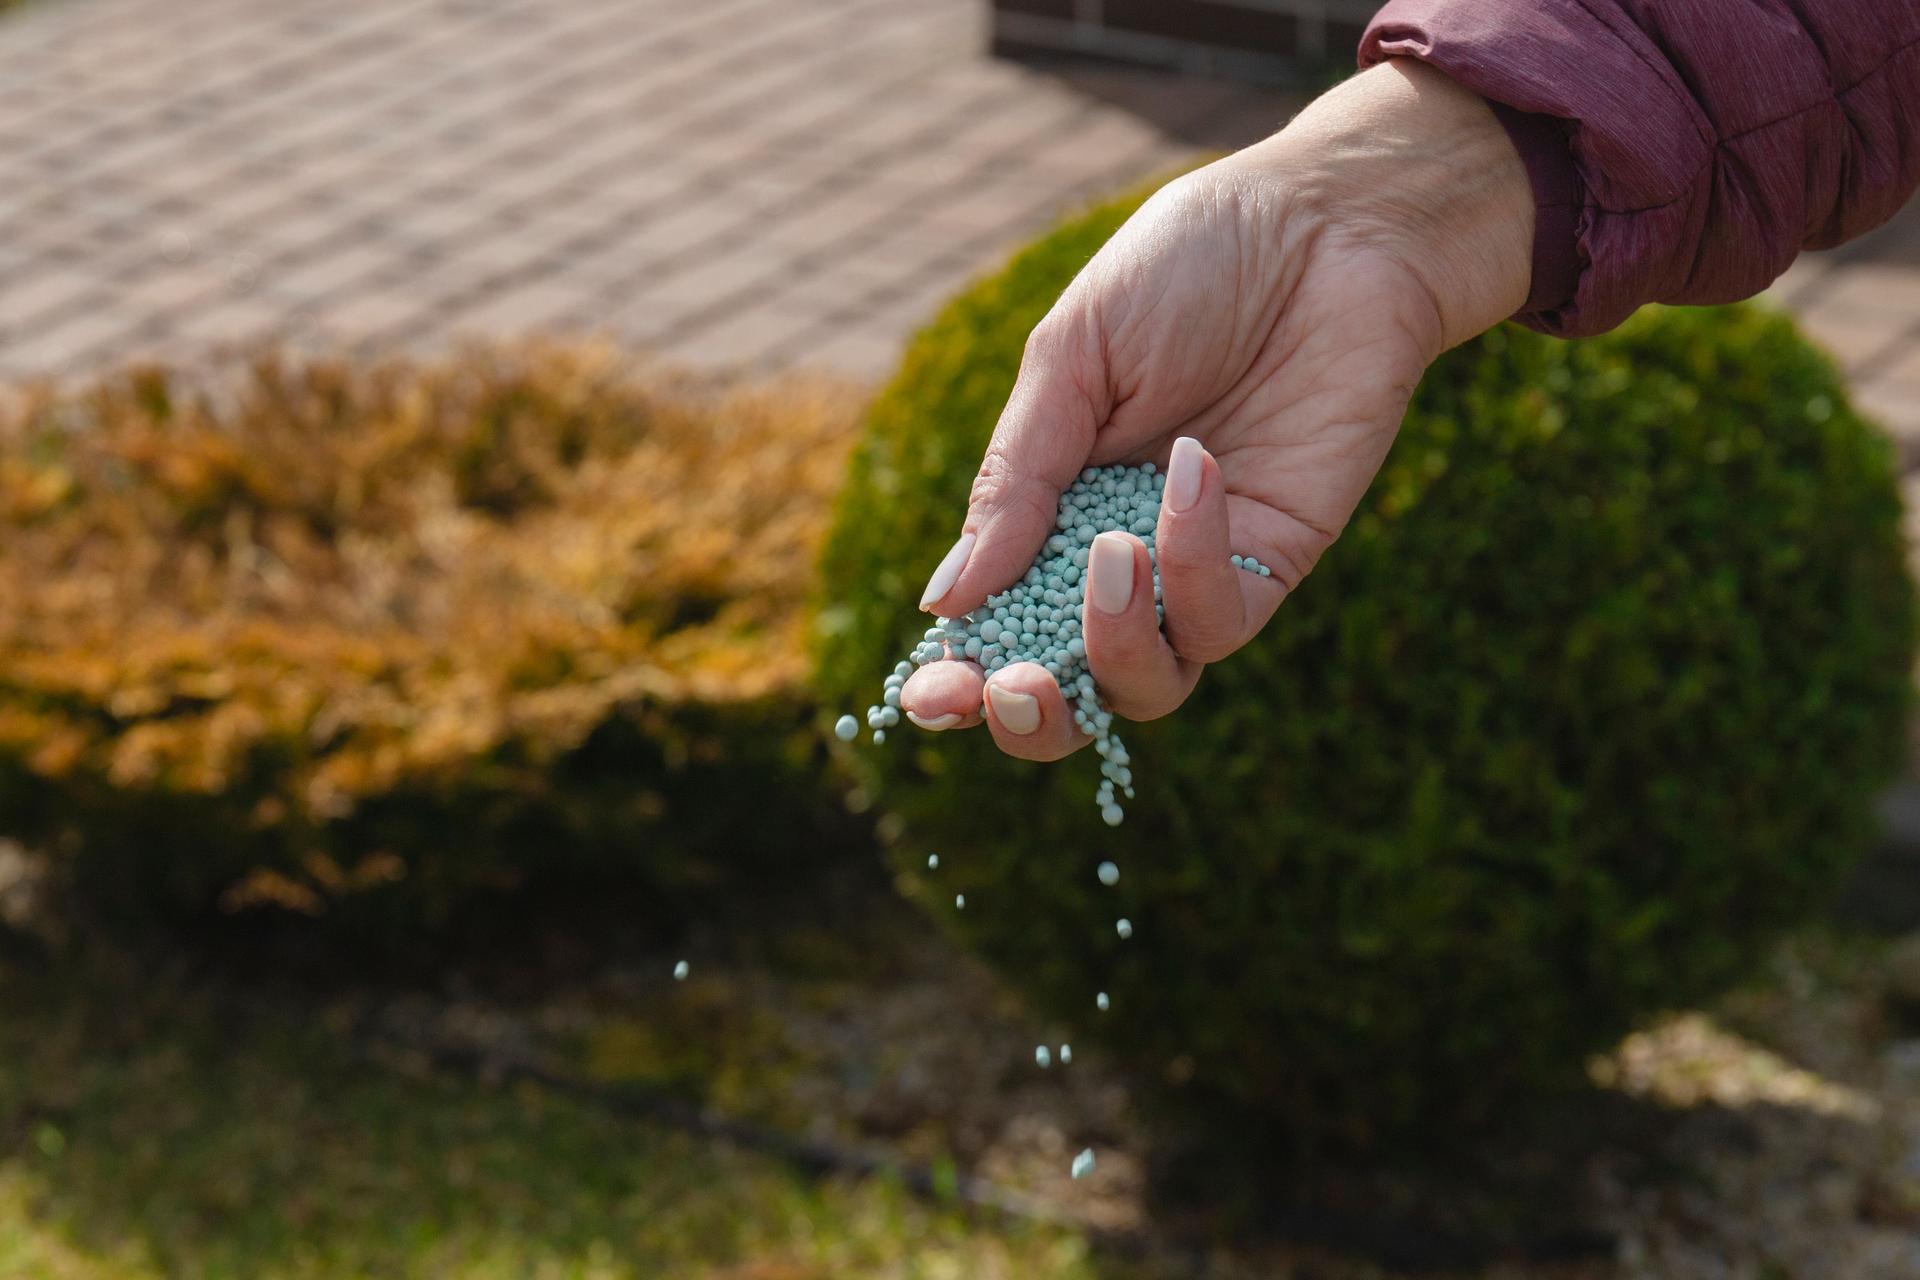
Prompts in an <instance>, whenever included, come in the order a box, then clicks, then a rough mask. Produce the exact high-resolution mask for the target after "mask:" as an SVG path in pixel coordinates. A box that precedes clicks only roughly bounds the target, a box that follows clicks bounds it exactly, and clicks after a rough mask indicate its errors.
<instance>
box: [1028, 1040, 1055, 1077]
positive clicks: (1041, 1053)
mask: <svg viewBox="0 0 1920 1280" xmlns="http://www.w3.org/2000/svg"><path fill="white" fill-rule="evenodd" d="M1033 1063H1034V1065H1035V1066H1037V1067H1039V1068H1040V1069H1041V1070H1043V1071H1044V1070H1046V1069H1047V1068H1048V1067H1050V1066H1052V1065H1053V1055H1052V1054H1051V1053H1048V1052H1047V1046H1045V1045H1043V1044H1037V1045H1035V1046H1033Z"/></svg>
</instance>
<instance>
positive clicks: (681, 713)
mask: <svg viewBox="0 0 1920 1280" xmlns="http://www.w3.org/2000/svg"><path fill="white" fill-rule="evenodd" d="M856 411H857V406H856V405H855V403H854V401H853V400H852V398H851V396H850V395H849V393H848V392H847V390H846V389H844V388H840V387H836V386H832V385H828V384H825V383H814V382H804V383H803V382H798V381H788V382H785V383H781V384H779V385H774V386H764V387H759V388H753V389H738V388H735V389H732V390H725V389H717V388H714V387H712V386H710V385H707V384H703V383H697V382H695V381H693V380H692V379H690V378H686V377H680V376H676V375H672V374H667V373H662V372H659V371H656V370H651V369H648V368H645V367H639V366H634V365H633V364H631V363H630V362H628V363H623V362H622V361H620V360H619V359H617V358H616V357H614V356H612V355H611V354H609V353H606V352H601V351H597V350H588V349H578V348H575V349H562V348H553V347H547V348H531V349H520V350H506V349H482V350H473V351H468V352H465V353H463V354H461V355H459V356H456V357H453V358H449V359H447V360H445V361H444V362H439V363H433V364H424V365H408V364H401V363H393V364H387V365H382V366H378V367H364V366H355V365H352V364H346V363H337V362H325V361H322V362H314V363H307V364H299V365H295V364H288V363H282V362H279V361H276V360H273V359H263V360H261V361H259V362H257V363H256V364H255V365H254V366H253V368H252V369H251V371H250V372H249V373H248V375H247V376H246V377H245V378H244V379H241V380H240V381H239V382H238V384H237V385H233V386H228V387H226V388H224V389H223V390H222V391H221V392H220V393H219V394H217V395H216V394H213V393H208V392H200V393H195V394H184V393H182V392H180V391H179V390H178V388H177V387H176V386H174V385H170V383H169V379H168V377H167V376H166V375H165V374H163V373H159V372H154V371H142V372H137V373H134V374H130V375H127V376H123V377H118V378H113V379H109V380H106V381H103V382H101V383H99V384H98V385H96V386H94V387H92V388H90V389H87V390H84V391H80V392H76V393H69V394H57V393H53V392H41V393H37V394H33V395H30V396H27V397H23V398H17V399H16V400H15V401H14V402H13V403H12V404H11V405H10V406H9V407H7V408H5V409H3V410H0V600H4V601H5V602H6V604H5V608H4V609H0V835H10V836H14V837H17V838H21V839H24V840H27V841H29V842H33V843H35V844H38V845H40V846H42V847H45V848H48V849H51V850H53V851H54V852H55V853H56V854H57V855H59V856H60V858H61V859H62V860H63V861H64V862H65V863H66V864H67V865H69V866H72V867H76V868H91V869H93V870H94V871H100V872H104V873H105V875H104V877H103V878H104V879H105V880H108V881H112V882H115V883H118V884H120V885H122V886H124V887H127V888H129V889H131V890H134V891H136V892H137V894H138V895H139V896H140V897H141V899H142V900H144V901H146V902H148V903H149V904H155V905H166V906H176V907H177V906H185V907H189V908H193V907H199V906H204V905H208V904H210V903H212V902H216V901H217V902H220V903H222V904H224V905H226V906H228V907H238V906H244V905H246V904H248V903H250V902H254V901H259V900H263V899H264V900H270V901H275V902H279V903H281V904H283V905H287V906H292V907H294V908H296V909H301V910H307V911H314V910H320V909H323V908H325V907H326V906H327V904H328V903H329V901H330V900H334V899H337V898H339V897H340V896H341V895H343V894H348V893H352V892H354V891H356V890H366V889H369V888H372V887H375V886H380V885H386V884H390V883H393V882H396V881H401V882H407V883H408V884H409V885H410V888H412V889H414V890H419V889H423V888H424V889H425V890H427V892H428V898H429V900H430V901H432V902H434V903H436V904H438V905H442V906H444V905H445V903H446V902H448V901H449V900H450V894H451V891H453V890H454V889H455V888H456V887H460V886H470V885H474V884H512V883H514V882H515V881H516V880H517V879H518V878H519V877H520V876H522V875H523V874H524V873H525V872H527V871H528V870H529V869H534V868H539V867H544V866H553V867H565V866H567V865H569V864H570V863H576V862H578V863H590V864H594V865H601V864H603V863H604V864H606V865H610V866H620V867H623V868H628V869H630V870H631V871H632V872H633V873H635V874H639V875H643V876H647V877H657V878H658V880H659V882H660V883H661V884H663V885H667V886H672V885H674V884H682V883H685V882H687V881H688V880H689V879H692V880H699V879H703V878H707V877H710V876H711V875H712V874H713V871H714V868H715V865H716V862H717V861H718V860H720V859H723V858H726V857H741V858H746V857H751V856H752V855H753V853H754V851H755V850H760V851H762V852H766V851H777V852H780V853H786V852H790V851H791V846H792V845H793V844H794V843H795V842H796V841H804V840H805V839H806V832H807V831H808V830H809V825H808V824H807V823H806V822H803V821H802V822H796V821H794V819H795V817H796V816H797V815H796V814H794V813H791V812H788V813H784V814H783V813H782V812H781V809H780V806H782V805H789V806H798V807H799V808H800V809H802V810H808V809H809V807H810V806H812V805H815V804H818V803H820V801H818V800H817V799H815V798H814V791H815V788H813V787H812V786H811V785H810V780H809V779H807V778H806V777H805V775H806V774H807V773H809V772H810V764H811V758H810V754H809V753H810V751H811V750H812V748H811V747H809V746H807V745H805V744H804V742H803V741H802V740H801V739H799V738H797V737H796V736H795V734H794V729H795V728H796V727H797V726H799V725H800V724H802V723H803V722H804V720H805V718H806V714H807V713H806V709H805V698H804V695H803V693H802V692H801V689H802V683H803V680H804V676H805V668H806V659H805V653H804V650H805V645H804V643H803V637H802V631H801V628H802V625H803V624H802V623H801V622H800V615H801V612H802V609H801V605H802V603H803V601H804V599H805V596H806V590H807V579H808V574H809V571H810V563H811V560H812V557H813V555H814V553H815V549H816V544H817V539H818V535H819V533H820V532H821V530H822V528H823V527H824V517H825V514H826V511H827V508H828V505H829V503H830V501H831V497H832V494H833V492H834V490H835V488H836V487H837V484H838V481H839V477H840V475H841V470H842V465H843V462H844V458H845V452H846V448H847V445H848V443H849V441H850V439H851V426H852V423H853V421H854V415H855V413H856ZM746 793H750V798H751V800H752V803H749V804H741V803H740V802H739V797H740V796H741V795H742V794H746ZM800 816H804V815H800Z"/></svg>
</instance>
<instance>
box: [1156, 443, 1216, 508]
mask: <svg viewBox="0 0 1920 1280" xmlns="http://www.w3.org/2000/svg"><path fill="white" fill-rule="evenodd" d="M1206 456H1207V451H1206V450H1205V449H1202V448H1201V447H1200V442H1199V441H1198V440H1195V439H1194V438H1193V437H1192V436H1181V437H1180V438H1179V439H1178V440H1175V441H1174V442H1173V456H1172V457H1171V458H1169V459H1167V488H1166V491H1165V492H1164V493H1162V494H1161V495H1160V500H1161V501H1162V502H1165V503H1166V504H1167V505H1168V506H1169V507H1172V508H1173V510H1174V512H1175V514H1178V513H1179V512H1182V511H1191V510H1192V509H1193V504H1194V503H1196V502H1198V501H1200V460H1201V459H1202V458H1204V457H1206Z"/></svg>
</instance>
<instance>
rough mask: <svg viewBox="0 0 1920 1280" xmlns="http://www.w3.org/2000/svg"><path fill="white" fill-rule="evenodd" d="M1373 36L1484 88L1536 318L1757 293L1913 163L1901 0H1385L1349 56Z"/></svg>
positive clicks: (1856, 225)
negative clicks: (1507, 168)
mask: <svg viewBox="0 0 1920 1280" xmlns="http://www.w3.org/2000/svg"><path fill="white" fill-rule="evenodd" d="M1389 57H1413V58H1418V59H1420V60H1422V61H1424V62H1427V63H1430V64H1432V65H1433V66H1435V67H1437V68H1438V69H1440V70H1441V71H1444V72H1446V73H1447V74H1448V75H1449V76H1451V77H1452V78H1453V79H1455V80H1456V81H1458V82H1460V83H1461V84H1463V85H1465V86H1467V87H1468V88H1470V89H1473V90H1474V91H1475V92H1477V93H1480V94H1481V95H1482V96H1484V97H1485V98H1486V99H1487V100H1488V101H1489V102H1490V103H1493V104H1495V107H1496V111H1497V112H1498V113H1499V114H1500V115H1501V122H1502V123H1503V124H1504V125H1506V127H1507V131H1508V134H1509V136H1511V137H1513V138H1514V142H1515V145H1516V146H1518V147H1519V148H1520V152H1521V156H1522V158H1523V159H1524V160H1525V161H1526V163H1527V168H1528V173H1529V176H1530V178H1531V179H1532V182H1533V188H1534V193H1535V199H1536V202H1537V203H1538V205H1539V208H1540V213H1539V217H1538V219H1537V222H1536V229H1535V240H1536V245H1535V265H1534V270H1535V289H1534V293H1533V296H1532V297H1531V298H1530V299H1529V301H1528V304H1527V310H1525V311H1524V312H1522V313H1521V315H1520V316H1519V317H1518V319H1520V320H1521V321H1523V322H1524V323H1527V324H1529V325H1531V326H1532V327H1534V328H1537V329H1541V330H1544V331H1546V332H1548V333H1557V334H1562V335H1566V336H1573V335H1577V334H1587V333H1598V332H1600V331H1602V330H1605V329H1609V328H1612V327H1613V326H1614V325H1616V324H1618V323H1620V321H1621V320H1623V319H1625V318H1626V317H1627V316H1628V315H1629V314H1631V313H1632V311H1633V310H1634V308H1635V307H1638V306H1639V305H1640V304H1642V303H1645V302H1680V303H1708V302H1728V301H1732V300H1734V299H1736V298H1744V297H1748V296H1750V295H1752V294H1754V293H1758V292H1759V291H1760V290H1761V289H1764V288H1765V287H1766V286H1767V285H1768V284H1769V283H1771V282H1772V281H1773V279H1774V278H1775V277H1777V276H1778V275H1779V274H1780V273H1781V272H1783V271H1785V270H1786V268H1787V266H1788V264H1789V263H1791V262H1792V261H1793V259H1794V256H1795V255H1796V254H1798V253H1799V252H1800V250H1801V249H1803V248H1825V247H1828V246H1831V245H1835V244H1838V243H1840V242H1841V241H1843V240H1847V239H1850V238H1852V237H1853V236H1857V235H1859V234H1861V233H1862V232H1865V231H1868V230H1870V229H1872V228H1873V227H1876V226H1878V225H1879V224H1881V223H1882V222H1885V221H1886V220H1887V219H1888V218H1890V217H1892V216H1893V214H1894V213H1895V212H1896V211H1897V210H1898V209H1899V208H1900V206H1901V204H1903V203H1904V202H1905V201H1906V199H1907V197H1908V196H1909V195H1910V194H1911V193H1912V191H1913V189H1914V187H1915V185H1916V183H1920V2H1916V0H1389V3H1388V4H1387V5H1386V7H1384V8H1383V9H1381V10H1380V12H1379V13H1378V14H1377V15H1376V16H1375V17H1374V20H1373V22H1372V23H1371V24H1370V25H1369V26H1368V28H1367V31H1366V35H1365V36H1364V37H1363V39H1362V41H1361V46H1360V60H1361V63H1362V64H1363V65H1367V64H1371V63H1374V62H1379V61H1381V60H1383V59H1385V58H1389ZM1555 201H1559V202H1561V204H1562V205H1563V206H1565V207H1556V206H1555V203H1554V202H1555ZM1569 214H1570V215H1571V216H1568V215H1569Z"/></svg>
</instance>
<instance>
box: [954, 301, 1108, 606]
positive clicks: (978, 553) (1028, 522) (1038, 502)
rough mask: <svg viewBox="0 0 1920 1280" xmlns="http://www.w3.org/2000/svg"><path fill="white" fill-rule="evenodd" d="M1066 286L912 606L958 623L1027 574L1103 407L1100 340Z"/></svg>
mask: <svg viewBox="0 0 1920 1280" xmlns="http://www.w3.org/2000/svg"><path fill="white" fill-rule="evenodd" d="M1079 296H1080V295H1079V294H1078V293H1077V292H1076V291H1074V290H1069V291H1068V293H1067V295H1066V296H1065V297H1063V298H1062V299H1061V300H1060V302H1058V303H1057V304H1055V306H1054V309H1053V310H1052V311H1051V312H1049V313H1048V314H1047V317H1046V319H1044V320H1042V321H1041V322H1040V323H1039V324H1038V325H1037V326H1035V328H1034V330H1033V332H1032V334H1030V335H1029V336H1028V338H1027V346H1026V351H1025V354H1024V355H1023V356H1022V358H1021V361H1020V376H1019V378H1018V379H1017V380H1016V381H1015V382H1014V386H1013V394H1012V395H1011V396H1010V397H1008V400H1007V407H1006V409H1005V410H1004V411H1002V413H1001V414H1000V421H999V423H998V425H996V426H995V427H994V430H993V439H992V441H991V442H990V443H989V444H988V445H987V453H986V457H985V458H984V459H983V460H982V461H981V463H980V473H979V475H977V476H976V477H975V478H974V482H973V492H972V495H971V496H970V497H969V499H968V503H967V515H966V519H965V521H964V522H963V523H962V524H961V527H960V529H961V531H960V538H959V540H958V541H956V542H955V543H954V544H953V547H952V549H951V550H949V551H948V552H947V554H946V557H945V558H944V559H942V560H941V561H940V564H939V567H938V568H936V569H935V570H934V572H933V576H932V577H931V578H930V579H928V581H927V589H926V591H925V593H924V594H923V595H922V596H921V599H920V607H921V608H922V609H925V610H927V611H928V612H929V613H937V614H943V615H946V616H948V617H957V616H959V615H960V614H963V613H966V612H967V611H969V610H971V609H974V608H977V607H978V606H979V605H980V603H981V602H982V601H984V600H985V599H986V598H987V596H988V595H989V594H990V593H992V592H995V591H999V590H1002V589H1004V588H1005V587H1006V586H1007V585H1008V584H1009V583H1011V582H1013V580H1014V579H1016V578H1018V577H1019V576H1020V575H1021V574H1022V573H1024V572H1026V569H1027V566H1028V565H1029V564H1031V563H1033V557H1034V556H1035V554H1037V553H1038V552H1039V550H1040V546H1041V544H1042V543H1043V542H1045V541H1046V539H1047V537H1048V535H1049V534H1051V533H1052V532H1053V530H1054V518H1055V516H1056V514H1057V513H1058V511H1059V507H1060V494H1061V492H1062V491H1063V490H1065V489H1066V487H1067V486H1068V485H1069V484H1071V483H1072V482H1073V478H1074V476H1076V475H1078V474H1079V472H1080V469H1081V468H1082V467H1083V466H1085V465H1086V460H1087V455H1088V453H1089V452H1090V451H1091V450H1092V448H1093V439H1094V433H1095V431H1096V430H1097V429H1098V427H1099V425H1100V424H1101V423H1102V422H1104V421H1105V420H1106V417H1107V413H1108V411H1109V409H1110V408H1111V405H1110V403H1109V397H1108V395H1107V391H1106V387H1107V376H1106V367H1105V364H1104V361H1103V360H1102V358H1101V356H1100V350H1101V348H1100V344H1099V342H1098V341H1095V340H1091V338H1090V336H1089V335H1090V334H1091V328H1090V326H1091V323H1092V321H1091V320H1090V319H1089V318H1088V317H1087V315H1086V312H1085V309H1084V307H1083V306H1082V305H1081V304H1079V303H1078V302H1076V301H1074V300H1075V299H1077V298H1078V297H1079Z"/></svg>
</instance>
